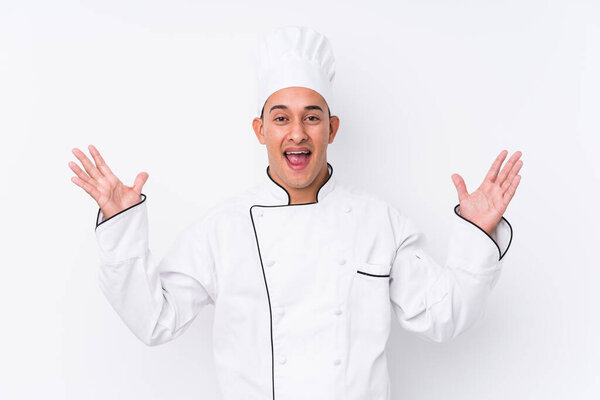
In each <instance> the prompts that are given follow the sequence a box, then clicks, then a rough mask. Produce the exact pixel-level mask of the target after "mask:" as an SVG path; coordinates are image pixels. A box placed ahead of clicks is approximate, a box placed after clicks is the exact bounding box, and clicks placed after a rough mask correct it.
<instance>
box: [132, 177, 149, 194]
mask: <svg viewBox="0 0 600 400" xmlns="http://www.w3.org/2000/svg"><path fill="white" fill-rule="evenodd" d="M147 180H148V173H147V172H140V173H139V174H137V176H136V177H135V181H134V182H133V190H134V191H135V192H136V193H137V194H140V193H142V187H143V186H144V183H146V181H147Z"/></svg>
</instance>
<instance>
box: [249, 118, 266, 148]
mask: <svg viewBox="0 0 600 400" xmlns="http://www.w3.org/2000/svg"><path fill="white" fill-rule="evenodd" d="M263 128H264V125H263V120H262V119H260V118H259V117H256V118H254V119H253V120H252V129H254V134H255V135H256V138H257V139H258V141H259V142H260V144H265V135H264V133H263Z"/></svg>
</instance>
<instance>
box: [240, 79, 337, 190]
mask: <svg viewBox="0 0 600 400" xmlns="http://www.w3.org/2000/svg"><path fill="white" fill-rule="evenodd" d="M252 127H253V129H254V132H255V134H256V137H257V138H258V140H259V141H260V143H261V144H265V145H266V146H267V153H268V157H269V166H270V168H269V172H270V173H271V174H272V175H273V174H276V175H277V176H278V177H280V178H281V180H282V181H283V182H284V183H285V184H286V185H287V186H288V187H292V188H295V189H302V188H305V187H307V186H308V185H310V184H311V183H312V182H313V181H314V180H315V178H316V177H317V176H318V175H319V173H320V172H321V171H323V168H327V145H328V144H329V143H332V142H333V139H334V137H335V134H336V132H337V129H338V127H339V119H338V117H336V116H332V117H329V108H328V106H327V103H326V102H325V99H323V97H322V96H321V95H320V94H319V93H317V92H315V91H314V90H312V89H308V88H303V87H289V88H285V89H281V90H278V91H277V92H275V93H273V94H271V96H269V98H268V99H267V101H266V102H265V105H264V109H263V118H262V120H261V119H260V118H255V119H254V121H253V122H252ZM290 151H294V152H298V151H307V152H308V154H289V152H290Z"/></svg>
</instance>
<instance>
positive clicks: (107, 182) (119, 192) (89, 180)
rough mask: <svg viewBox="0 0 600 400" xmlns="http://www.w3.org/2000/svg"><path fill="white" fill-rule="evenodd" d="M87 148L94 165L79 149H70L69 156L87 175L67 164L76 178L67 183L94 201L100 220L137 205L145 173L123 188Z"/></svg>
mask: <svg viewBox="0 0 600 400" xmlns="http://www.w3.org/2000/svg"><path fill="white" fill-rule="evenodd" d="M88 149H89V151H90V153H91V154H92V157H93V158H94V162H95V163H96V165H95V166H94V164H93V163H92V162H91V161H90V159H89V158H87V157H86V155H85V154H84V153H83V152H82V151H81V150H79V149H78V148H74V149H73V154H74V155H75V157H77V158H78V159H79V161H81V164H82V165H83V168H85V171H86V172H87V174H86V173H85V172H83V170H82V169H81V168H80V167H79V166H78V165H77V164H76V163H74V162H73V161H69V167H70V168H71V170H73V172H74V173H75V174H76V175H77V176H76V177H75V176H74V177H72V178H71V181H72V182H73V183H75V184H76V185H77V186H79V187H81V188H82V189H83V190H85V191H86V192H87V193H88V194H89V195H90V196H92V198H93V199H94V200H96V203H98V206H99V207H100V209H101V210H102V213H103V214H104V219H108V218H110V217H111V216H113V215H115V214H117V213H118V212H120V211H122V210H125V209H126V208H128V207H130V206H132V205H134V204H137V203H139V202H140V194H141V193H142V187H143V186H144V183H146V180H147V179H148V174H147V173H146V172H140V173H139V174H138V175H137V176H136V178H135V181H134V183H133V186H126V185H124V184H123V183H122V182H121V181H120V180H119V178H117V177H116V176H115V174H113V173H112V171H111V170H110V168H109V167H108V165H106V163H105V162H104V159H103V158H102V156H101V155H100V153H99V152H98V150H97V149H96V148H95V147H94V146H92V145H89V146H88Z"/></svg>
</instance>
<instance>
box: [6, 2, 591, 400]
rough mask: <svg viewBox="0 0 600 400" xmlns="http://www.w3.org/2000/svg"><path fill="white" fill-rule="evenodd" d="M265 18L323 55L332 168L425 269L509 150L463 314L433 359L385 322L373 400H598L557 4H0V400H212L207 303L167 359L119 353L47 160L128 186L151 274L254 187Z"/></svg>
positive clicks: (83, 235) (82, 214)
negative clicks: (501, 209) (510, 166)
mask: <svg viewBox="0 0 600 400" xmlns="http://www.w3.org/2000/svg"><path fill="white" fill-rule="evenodd" d="M288 24H297V25H309V26H311V27H313V28H314V29H317V30H318V31H320V32H321V33H323V34H325V35H326V36H327V37H328V38H329V39H330V41H331V43H332V44H333V48H334V52H335V55H336V60H337V61H336V66H337V73H336V77H335V81H334V90H335V93H336V98H337V99H338V102H337V107H338V108H337V109H335V110H332V111H333V114H335V115H338V116H339V117H340V120H341V124H340V128H339V131H338V134H337V137H336V139H335V141H334V143H333V144H331V145H330V146H329V148H328V161H329V162H330V163H331V164H332V166H333V167H334V173H335V174H336V175H337V177H338V178H339V179H340V180H343V181H346V182H351V183H352V184H355V185H357V186H360V187H362V188H364V189H367V190H368V191H370V192H372V193H373V194H375V195H377V196H381V197H382V198H384V199H386V200H388V201H389V202H390V203H392V204H394V205H396V206H397V207H399V208H400V209H402V210H404V211H406V212H407V213H408V214H409V215H410V216H411V217H412V218H413V219H414V220H415V222H416V223H417V224H418V225H419V227H420V228H421V230H422V231H423V232H424V233H425V234H426V236H427V238H428V242H427V245H428V246H429V247H428V248H427V250H428V251H429V252H430V253H431V254H432V255H433V256H434V257H435V258H436V259H437V260H438V261H439V262H440V263H443V262H444V260H445V256H446V245H447V241H448V234H449V228H450V222H451V221H452V218H456V216H454V215H453V207H454V205H455V204H457V202H458V197H457V194H456V190H455V188H454V185H453V184H452V180H451V178H450V176H451V174H453V173H459V174H461V175H462V177H463V178H464V179H465V182H466V184H467V189H468V190H469V192H470V191H472V190H475V189H476V188H477V187H478V186H479V184H480V183H481V181H482V180H483V178H484V176H485V174H486V172H487V171H488V169H489V167H490V165H491V163H492V162H493V161H494V159H495V157H496V156H497V155H498V153H500V151H501V150H503V149H506V150H508V151H509V155H510V154H512V153H513V152H514V151H517V150H520V151H521V152H522V153H523V156H522V160H523V161H524V166H523V168H522V169H521V172H520V174H521V175H522V180H521V183H520V186H519V188H518V189H517V192H516V195H515V197H514V198H513V200H512V202H511V203H510V205H509V207H508V210H507V211H506V213H505V214H504V217H505V218H507V219H508V221H509V222H510V223H511V225H512V227H513V229H514V237H513V242H512V244H511V246H510V249H509V251H508V254H507V255H506V256H505V258H504V267H503V271H502V275H501V278H500V280H499V281H498V284H497V286H496V288H495V290H494V291H493V293H492V295H491V297H490V298H489V302H488V304H487V308H486V313H485V315H484V317H483V318H482V319H481V320H479V321H478V323H477V324H476V325H475V326H474V327H473V328H472V329H470V330H469V331H467V332H465V333H464V334H463V335H462V336H460V337H458V338H456V339H455V340H454V341H452V342H450V343H445V344H435V343H428V342H425V341H423V340H421V339H419V338H417V337H416V336H414V335H412V334H410V333H408V332H406V331H404V330H402V328H401V327H400V326H399V325H398V323H397V321H395V322H393V324H392V332H391V335H390V339H389V342H388V350H389V352H388V360H389V367H390V379H391V382H392V394H393V396H392V398H393V399H395V400H396V399H412V400H429V399H445V400H451V399H461V400H468V399H473V400H475V399H477V400H479V399H498V400H499V399H542V398H544V399H567V398H568V399H598V398H600V379H599V377H600V340H599V337H600V307H599V305H600V293H599V292H600V291H599V285H600V284H599V282H600V272H599V269H600V265H599V264H600V263H599V262H598V255H597V251H598V247H599V244H600V240H599V239H600V235H599V230H598V226H599V222H600V216H599V214H600V212H599V204H600V162H599V161H598V154H599V151H600V144H599V136H598V135H599V134H600V113H599V111H600V95H599V93H600V78H599V71H600V5H599V3H598V2H597V1H589V2H584V1H572V0H571V1H523V0H518V1H504V2H500V1H448V0H436V1H434V0H429V1H393V2H392V1H389V2H382V1H377V0H372V1H369V2H364V1H360V2H358V1H344V2H338V3H333V2H331V3H330V2H323V1H302V2H295V3H287V2H281V1H258V0H256V1H249V2H248V1H219V2H217V1H202V2H200V1H191V0H188V1H184V0H170V1H122V0H119V1H116V0H114V1H113V0H110V1H107V0H103V1H85V0H80V1H52V2H42V1H39V2H29V1H16V0H15V1H8V2H7V1H2V2H0V132H1V134H2V135H1V138H2V142H1V145H0V178H1V182H0V202H1V204H0V212H1V222H0V234H1V237H0V239H1V242H0V243H1V247H2V252H1V257H2V258H1V263H2V265H1V270H0V271H1V278H0V283H1V289H0V307H1V309H0V315H1V329H0V398H2V399H42V398H43V399H90V400H91V399H103V400H104V399H146V400H150V399H173V398H175V397H176V398H178V399H216V398H217V397H216V396H217V388H216V386H215V372H214V368H213V360H212V347H211V346H212V316H213V308H212V306H208V307H207V308H205V309H204V310H203V311H202V312H201V313H200V314H199V315H198V317H197V319H196V320H195V321H194V323H193V325H192V326H191V327H190V328H189V330H188V331H186V333H185V334H184V335H183V336H181V337H180V338H178V339H177V340H175V341H172V342H169V343H167V344H163V345H161V346H157V347H147V346H145V345H144V344H143V343H142V342H140V341H139V340H138V339H137V338H135V336H134V335H133V334H132V333H131V332H130V331H129V330H128V328H127V327H126V326H125V324H124V323H123V322H122V321H121V320H120V319H119V317H118V315H117V314H116V313H115V312H114V310H113V309H112V308H111V306H110V304H109V303H108V301H107V300H106V299H105V298H104V296H103V294H102V293H101V291H100V289H99V287H98V281H97V267H98V261H99V256H98V251H97V247H96V241H95V240H96V239H95V234H94V227H95V220H96V213H97V211H98V207H97V204H96V203H95V201H94V200H93V199H92V198H91V197H89V196H88V195H87V193H85V192H84V191H83V190H82V189H81V188H79V187H78V186H76V185H75V184H74V183H72V182H71V180H70V179H71V177H72V176H74V174H73V173H72V172H71V170H70V168H69V167H68V162H69V161H75V162H78V160H77V159H76V158H75V157H74V156H73V154H72V153H71V149H72V148H74V147H78V148H79V149H81V150H83V151H84V152H85V153H86V154H87V155H88V156H89V151H88V150H87V146H88V145H89V144H94V145H96V147H97V148H98V149H99V150H100V152H101V154H102V155H103V156H104V158H105V160H106V161H107V163H108V164H109V166H110V167H111V168H112V170H113V171H114V172H115V173H116V174H117V176H118V177H120V178H121V180H122V181H123V182H124V183H126V184H128V185H131V184H133V179H134V178H135V176H136V174H137V173H139V172H141V171H146V172H148V173H149V179H148V181H147V183H146V185H145V186H144V190H143V192H144V193H145V194H146V195H147V204H148V210H149V211H148V212H149V218H150V229H151V231H150V245H151V251H152V253H153V256H154V257H155V258H156V259H158V258H161V257H162V256H163V255H164V254H165V251H166V249H167V248H168V247H169V246H170V245H171V244H172V242H173V240H174V239H175V237H176V235H177V233H178V232H179V231H180V230H181V229H183V228H184V227H185V226H186V225H188V224H189V223H190V222H192V221H193V220H194V219H196V218H198V217H200V216H201V215H202V214H203V213H204V212H205V211H206V210H207V209H208V208H209V207H211V206H212V205H215V204H217V203H218V202H219V201H221V200H223V199H225V198H227V197H228V196H231V195H234V194H236V193H239V192H240V191H242V190H244V189H246V188H248V187H250V186H252V185H254V184H255V183H257V182H258V180H259V179H261V178H262V177H263V174H264V173H265V168H266V166H267V153H266V148H265V147H264V146H262V145H260V144H259V142H258V140H257V139H256V137H255V135H254V133H253V131H252V129H251V121H252V118H253V117H255V116H256V115H255V114H256V112H255V109H256V103H255V102H256V79H255V69H254V64H253V59H252V52H253V49H254V46H255V43H256V39H257V37H258V34H259V33H261V32H262V31H264V30H266V29H271V28H273V27H276V26H282V25H288Z"/></svg>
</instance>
